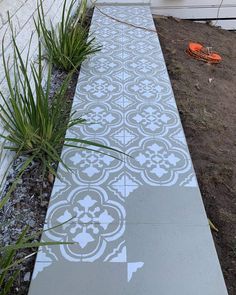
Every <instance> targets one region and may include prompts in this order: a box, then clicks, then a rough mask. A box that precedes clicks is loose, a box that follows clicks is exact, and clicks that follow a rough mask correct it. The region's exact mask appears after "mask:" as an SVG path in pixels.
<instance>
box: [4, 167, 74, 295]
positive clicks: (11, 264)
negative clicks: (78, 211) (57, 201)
mask: <svg viewBox="0 0 236 295" xmlns="http://www.w3.org/2000/svg"><path fill="white" fill-rule="evenodd" d="M23 171H24V170H22V172H21V173H20V174H19V175H18V177H17V179H16V181H15V182H14V183H13V184H12V185H11V187H10V188H9V190H8V192H7V193H6V195H5V196H4V197H3V198H2V199H1V200H0V210H2V208H3V206H4V205H5V204H6V203H7V202H8V200H9V198H10V197H11V193H12V191H13V190H14V189H15V187H16V185H17V180H18V179H20V177H21V175H22V173H23ZM73 218H74V217H72V218H71V219H69V220H67V221H66V222H64V223H62V224H59V225H57V226H55V227H58V226H61V225H63V224H65V223H67V222H69V221H71V220H72V219H73ZM2 226H4V224H1V226H0V228H1V227H2ZM51 229H52V228H49V229H47V230H45V231H49V230H51ZM27 233H28V227H27V226H26V227H25V228H24V229H23V230H22V232H21V233H20V235H19V237H18V239H17V240H16V242H15V243H14V244H11V245H3V243H2V241H1V240H0V295H9V294H11V293H10V292H11V289H12V287H13V284H14V282H15V280H16V279H17V278H18V276H19V274H20V271H21V267H20V265H21V264H22V263H24V261H25V260H27V259H29V258H30V257H32V256H34V255H36V254H37V250H35V251H33V252H31V253H30V254H28V255H24V257H23V258H17V253H18V251H19V250H22V249H27V248H28V249H37V248H38V247H40V246H49V245H61V244H74V243H73V242H37V241H36V242H34V240H35V239H39V238H40V236H41V233H42V231H39V232H37V233H36V234H34V235H27Z"/></svg>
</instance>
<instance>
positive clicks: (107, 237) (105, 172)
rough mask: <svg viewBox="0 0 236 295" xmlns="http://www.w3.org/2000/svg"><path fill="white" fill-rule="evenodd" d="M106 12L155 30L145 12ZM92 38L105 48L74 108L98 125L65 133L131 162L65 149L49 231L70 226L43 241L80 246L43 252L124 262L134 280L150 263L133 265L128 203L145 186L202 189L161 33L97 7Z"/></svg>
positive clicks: (83, 77)
mask: <svg viewBox="0 0 236 295" xmlns="http://www.w3.org/2000/svg"><path fill="white" fill-rule="evenodd" d="M102 9H103V10H104V11H105V12H106V13H108V14H111V15H113V16H117V17H119V18H121V19H124V20H127V21H130V22H132V23H135V24H144V25H145V26H146V27H148V28H152V29H153V28H154V24H153V20H152V17H151V13H150V9H149V7H147V6H137V7H135V6H132V7H125V6H111V7H109V6H108V7H102ZM91 32H93V34H94V36H95V37H96V40H97V42H98V43H100V42H101V43H102V44H103V48H102V50H101V52H99V53H97V54H96V55H95V56H93V57H91V58H90V59H89V60H88V61H86V62H84V63H83V65H82V68H81V74H80V77H79V80H78V84H77V89H76V95H75V100H74V103H73V110H78V112H79V113H82V112H84V113H86V114H85V118H86V119H87V120H88V122H89V123H92V124H88V125H84V126H78V127H74V128H72V129H70V130H68V132H67V135H68V136H73V137H82V138H85V139H93V140H96V141H98V142H101V143H103V144H106V145H108V146H110V147H114V148H117V149H119V150H121V151H123V152H125V153H127V154H128V155H129V156H130V157H124V156H123V155H121V154H118V153H115V156H117V157H119V158H120V159H122V160H123V161H120V160H118V159H116V158H113V157H111V156H109V155H104V154H102V153H97V151H99V150H100V151H102V150H101V149H99V148H97V149H95V150H96V151H88V150H78V149H76V148H68V147H64V149H63V152H62V157H63V160H64V161H65V162H66V164H67V165H68V166H69V167H70V168H71V171H69V172H68V171H67V170H66V169H65V168H64V167H63V166H62V165H59V170H58V172H59V176H60V179H57V180H56V184H57V186H56V189H55V190H54V192H53V195H52V200H51V203H50V205H49V209H48V213H47V218H46V219H47V223H46V225H45V228H46V229H48V228H51V227H53V226H55V224H60V223H64V222H65V221H67V220H70V221H69V222H68V223H65V224H63V226H62V227H56V228H54V229H52V230H49V231H46V232H45V233H44V235H43V240H44V241H64V242H68V241H73V242H75V243H76V244H74V245H61V246H60V250H58V249H57V250H55V248H53V247H51V248H50V247H42V248H41V251H42V252H43V253H44V256H43V260H44V261H47V265H46V267H48V266H49V265H51V264H52V263H53V261H57V260H59V259H65V260H66V261H71V262H79V263H83V262H95V261H96V262H97V261H103V262H104V263H108V262H109V263H126V264H127V281H128V282H129V281H130V280H131V278H132V275H133V274H134V273H135V272H137V271H140V270H141V269H142V268H143V266H144V262H142V257H137V261H133V260H132V261H130V259H129V250H130V249H128V248H127V245H126V241H125V238H124V233H125V229H126V214H127V213H126V201H127V200H128V199H130V198H131V199H132V200H133V201H134V202H135V194H136V193H137V191H138V189H139V188H140V187H143V186H150V187H163V186H166V187H171V186H177V187H178V186H186V187H187V186H191V187H197V183H196V181H194V180H195V174H194V172H193V168H192V163H191V160H190V155H189V153H188V148H187V145H186V142H185V138H184V134H183V131H182V126H181V122H180V119H179V115H178V110H177V107H176V104H175V100H174V96H173V92H172V88H171V84H170V80H169V77H168V74H167V70H166V67H165V61H164V58H163V55H162V52H161V47H160V44H159V41H158V38H157V36H156V34H155V33H153V32H148V31H144V30H140V29H135V28H131V27H129V26H126V25H124V24H120V23H117V22H115V21H113V20H111V19H109V18H106V17H104V15H102V14H101V13H100V12H99V11H98V10H96V9H95V12H94V16H93V21H92V25H91ZM113 155H114V153H113ZM71 219H72V220H71ZM53 249H54V250H53ZM52 253H53V255H52ZM40 255H41V254H39V257H40ZM45 256H46V257H45ZM47 256H48V260H47ZM55 257H56V259H55ZM38 259H40V258H38ZM38 259H37V260H38ZM39 271H41V269H39Z"/></svg>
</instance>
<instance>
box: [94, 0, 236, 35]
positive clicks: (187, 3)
mask: <svg viewBox="0 0 236 295" xmlns="http://www.w3.org/2000/svg"><path fill="white" fill-rule="evenodd" d="M221 1H222V0H128V1H127V0H118V1H116V0H115V1H114V0H98V3H114V2H115V3H150V4H151V8H152V13H153V14H156V15H166V16H174V17H179V18H184V19H215V18H216V17H217V14H218V8H219V7H221V8H220V10H219V18H228V20H219V21H218V22H217V25H219V26H222V27H223V28H225V29H230V30H236V0H223V3H222V5H221V6H220V4H221ZM232 18H235V20H232Z"/></svg>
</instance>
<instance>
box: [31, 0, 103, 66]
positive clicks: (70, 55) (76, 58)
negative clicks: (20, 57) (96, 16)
mask: <svg viewBox="0 0 236 295" xmlns="http://www.w3.org/2000/svg"><path fill="white" fill-rule="evenodd" d="M86 3H87V1H86V0H82V1H81V2H80V5H79V8H78V9H77V11H76V13H75V14H74V15H73V10H74V7H75V5H78V3H77V0H72V1H71V2H70V4H69V7H68V9H67V0H64V4H63V9H62V16H61V21H60V22H59V24H58V25H57V26H56V27H54V26H53V24H52V22H50V26H49V28H48V27H47V25H46V18H45V13H44V10H43V5H42V1H40V4H39V5H38V21H35V25H36V29H37V32H38V34H39V36H40V37H42V40H43V44H44V47H45V49H46V55H45V57H46V58H47V59H48V60H51V61H52V63H53V64H54V65H55V66H56V67H58V68H61V69H64V70H66V71H70V70H74V69H78V67H79V66H80V65H81V63H82V62H83V61H84V60H85V59H86V58H87V57H88V56H89V55H91V54H93V53H95V52H97V51H99V50H100V48H101V47H100V46H96V45H95V43H94V41H95V38H89V40H87V37H88V28H86V27H84V25H83V24H84V20H85V17H86Z"/></svg>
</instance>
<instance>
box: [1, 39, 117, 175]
mask: <svg viewBox="0 0 236 295" xmlns="http://www.w3.org/2000/svg"><path fill="white" fill-rule="evenodd" d="M31 39H32V38H31ZM12 42H13V47H14V64H13V67H11V66H10V65H9V60H8V59H7V58H6V56H5V50H4V45H2V56H3V65H4V72H5V77H6V82H7V88H8V92H9V97H6V96H5V95H4V94H3V93H2V92H0V95H1V97H2V100H3V104H2V105H0V121H1V122H2V123H3V125H4V128H5V130H6V135H4V134H0V137H2V138H4V140H5V144H4V149H7V150H11V151H14V152H16V155H17V156H18V155H22V154H23V155H27V156H28V161H29V162H33V161H34V160H36V161H40V162H41V163H42V167H43V171H46V170H47V171H49V172H51V173H53V174H54V175H55V171H54V168H53V164H54V163H57V162H61V163H62V164H64V165H65V166H66V164H65V163H64V162H63V161H62V159H61V157H60V150H61V146H62V145H63V143H64V145H65V146H70V147H75V148H77V149H81V150H83V149H87V150H90V151H98V148H102V149H105V150H110V151H116V152H118V151H117V150H115V149H112V148H110V147H107V146H104V145H102V144H99V143H96V142H93V141H89V140H84V139H82V138H68V137H66V138H64V137H65V134H66V130H67V128H70V127H73V126H75V125H83V124H87V122H86V120H85V119H83V118H82V117H78V116H76V112H72V113H71V114H70V115H69V118H68V114H66V115H65V111H64V110H65V108H66V106H65V105H66V103H67V102H66V99H65V96H66V91H67V88H68V85H69V83H70V79H71V76H72V74H73V72H71V73H70V74H69V75H68V76H67V78H66V79H65V80H64V82H63V83H62V85H61V86H60V87H59V89H58V90H57V91H56V93H55V94H54V96H53V97H51V96H50V89H51V72H52V64H51V63H49V66H48V70H47V72H46V73H45V72H43V68H44V67H43V64H42V59H43V56H42V48H41V47H42V45H41V41H40V38H39V41H38V62H37V63H33V62H29V52H30V45H29V49H28V54H27V58H26V60H23V57H22V54H21V53H20V50H19V48H18V46H17V43H16V40H15V37H14V36H13V37H12ZM3 43H4V42H3ZM30 43H31V42H30ZM10 73H11V74H10ZM30 73H31V74H30ZM30 77H31V79H30ZM45 77H46V82H45ZM92 147H96V148H95V149H93V148H92ZM98 152H100V153H103V152H102V151H98ZM67 168H68V167H67Z"/></svg>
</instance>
